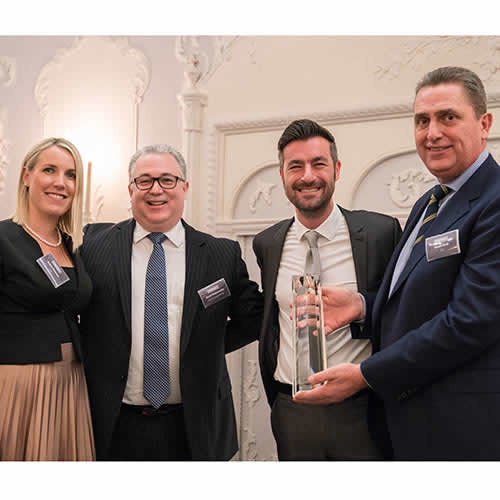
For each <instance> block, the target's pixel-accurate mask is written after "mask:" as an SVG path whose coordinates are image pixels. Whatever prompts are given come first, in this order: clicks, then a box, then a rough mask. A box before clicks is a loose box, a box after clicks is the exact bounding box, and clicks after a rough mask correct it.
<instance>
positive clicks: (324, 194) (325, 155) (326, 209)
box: [280, 137, 340, 229]
mask: <svg viewBox="0 0 500 500" xmlns="http://www.w3.org/2000/svg"><path fill="white" fill-rule="evenodd" d="M339 174H340V161H337V164H336V165H334V164H333V159H332V156H331V153H330V143H329V142H328V141H327V140H326V139H325V138H323V137H312V138H310V139H306V140H305V141H302V140H300V141H292V142H290V143H289V144H287V145H286V146H285V148H284V149H283V168H282V169H281V170H280V175H281V179H282V181H283V186H284V188H285V194H286V196H287V198H288V199H289V200H290V201H291V202H292V203H293V204H294V205H295V208H296V210H295V211H296V214H297V218H298V219H299V220H300V222H302V224H304V225H305V226H306V227H308V228H310V229H314V228H316V227H318V226H319V225H320V224H321V223H322V222H323V221H324V220H326V218H327V217H328V216H329V215H330V213H331V211H332V209H333V198H332V197H333V192H334V191H335V181H336V180H337V179H338V178H339Z"/></svg>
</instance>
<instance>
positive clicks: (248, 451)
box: [243, 427, 258, 461]
mask: <svg viewBox="0 0 500 500" xmlns="http://www.w3.org/2000/svg"><path fill="white" fill-rule="evenodd" d="M243 432H244V435H245V437H244V443H243V450H244V453H243V457H244V458H245V460H249V461H250V460H251V461H256V460H257V458H258V453H257V436H256V435H255V433H254V432H252V430H251V429H249V428H248V427H244V428H243Z"/></svg>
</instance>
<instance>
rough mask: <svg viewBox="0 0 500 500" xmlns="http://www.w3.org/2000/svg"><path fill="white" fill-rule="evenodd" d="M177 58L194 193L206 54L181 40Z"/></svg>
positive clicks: (189, 205) (189, 214) (188, 212)
mask: <svg viewBox="0 0 500 500" xmlns="http://www.w3.org/2000/svg"><path fill="white" fill-rule="evenodd" d="M176 56H177V59H178V60H179V61H181V62H182V63H183V64H184V65H185V71H184V87H183V90H182V92H181V93H180V94H179V95H178V96H177V99H178V100H179V104H180V106H181V110H182V154H183V156H184V159H185V160H186V165H187V172H186V178H187V179H188V181H189V183H190V185H191V193H195V192H197V191H198V189H197V187H198V186H197V182H198V179H199V178H200V169H201V164H200V160H201V146H202V144H201V140H202V132H203V115H204V108H205V107H206V106H207V102H208V98H207V93H206V92H205V91H204V90H202V89H201V88H199V87H198V83H199V81H200V78H201V76H202V73H203V72H202V68H201V63H202V59H205V54H204V53H202V52H201V51H200V50H199V45H198V39H197V37H194V36H191V37H187V36H180V37H178V38H177V43H176ZM184 218H185V219H186V220H187V221H188V222H190V221H191V219H192V218H193V196H192V195H191V196H188V198H187V201H186V206H185V209H184Z"/></svg>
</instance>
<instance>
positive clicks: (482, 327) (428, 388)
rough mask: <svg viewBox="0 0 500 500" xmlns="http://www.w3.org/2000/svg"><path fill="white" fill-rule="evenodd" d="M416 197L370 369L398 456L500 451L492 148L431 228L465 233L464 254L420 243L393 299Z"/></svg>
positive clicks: (416, 211) (499, 220)
mask: <svg viewBox="0 0 500 500" xmlns="http://www.w3.org/2000/svg"><path fill="white" fill-rule="evenodd" d="M427 198H428V194H426V195H424V196H423V197H422V198H421V199H420V200H419V201H417V203H416V204H415V206H414V208H413V210H412V212H411V214H410V217H409V219H408V223H407V226H406V228H405V231H404V233H403V238H402V239H401V242H400V243H399V245H398V247H397V248H396V250H395V251H394V254H393V256H392V259H391V261H390V263H389V266H388V268H387V271H386V273H385V277H384V280H383V282H382V285H381V287H380V290H379V292H378V294H377V296H376V299H375V303H374V304H373V310H372V314H371V318H367V320H371V328H372V329H373V333H374V337H375V339H378V345H376V348H377V349H380V352H377V353H376V354H374V355H373V356H372V357H371V358H369V359H367V360H366V361H364V362H363V363H362V365H361V369H362V372H363V374H364V376H365V377H366V379H367V381H368V382H369V384H370V385H371V387H372V388H373V389H374V390H375V391H376V392H377V393H378V394H379V395H380V396H381V397H382V398H383V400H384V403H385V411H386V417H387V424H388V427H389V432H390V435H391V439H392V445H393V448H394V454H395V458H396V459H398V458H399V459H431V460H435V459H447V460H452V459H467V460H471V459H500V439H499V437H500V230H499V224H500V167H499V165H498V164H497V163H496V162H495V160H494V159H493V158H492V157H491V155H490V156H488V158H487V159H486V161H485V162H484V164H483V165H482V166H481V167H480V168H479V169H478V170H477V171H476V172H475V173H474V174H473V175H472V177H471V178H470V179H469V180H468V181H467V182H466V183H465V184H464V185H463V186H462V188H461V189H460V190H459V191H458V192H457V193H456V194H455V195H454V196H453V197H452V198H451V199H450V200H449V202H448V203H447V204H446V205H445V206H443V208H442V210H441V211H440V212H439V214H438V217H437V219H436V220H435V221H434V223H433V225H432V227H431V228H430V232H429V234H428V235H426V236H432V235H436V234H442V233H445V232H448V231H451V230H454V229H458V231H459V241H460V249H461V251H460V253H459V254H456V255H452V256H448V257H443V258H440V259H438V260H434V261H432V262H428V261H427V259H426V256H425V244H421V245H419V246H418V247H415V249H414V251H413V253H412V255H411V256H410V259H409V261H408V263H407V265H406V267H405V269H404V270H403V273H402V274H401V276H400V278H399V280H398V283H397V284H396V287H395V289H394V291H393V294H392V295H391V297H390V298H389V299H388V298H387V297H388V293H389V287H390V283H391V278H392V274H393V271H394V266H395V264H396V261H397V258H398V256H399V253H400V251H401V249H402V247H403V245H404V243H405V241H406V240H407V238H408V236H409V234H410V233H411V231H412V229H413V228H414V227H415V224H416V223H417V221H418V220H419V217H420V215H421V214H422V211H423V210H424V209H425V205H426V202H427Z"/></svg>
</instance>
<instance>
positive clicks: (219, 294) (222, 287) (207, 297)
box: [198, 278, 231, 309]
mask: <svg viewBox="0 0 500 500" xmlns="http://www.w3.org/2000/svg"><path fill="white" fill-rule="evenodd" d="M198 295H199V296H200V299H201V301H202V303H203V306H204V307H205V309H206V308H207V307H210V306H212V305H214V304H217V302H220V301H221V300H223V299H225V298H226V297H229V296H230V295H231V292H230V291H229V288H228V286H227V283H226V280H225V279H224V278H221V279H220V280H217V281H214V282H213V283H212V284H210V285H207V286H206V287H204V288H201V289H200V290H198Z"/></svg>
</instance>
